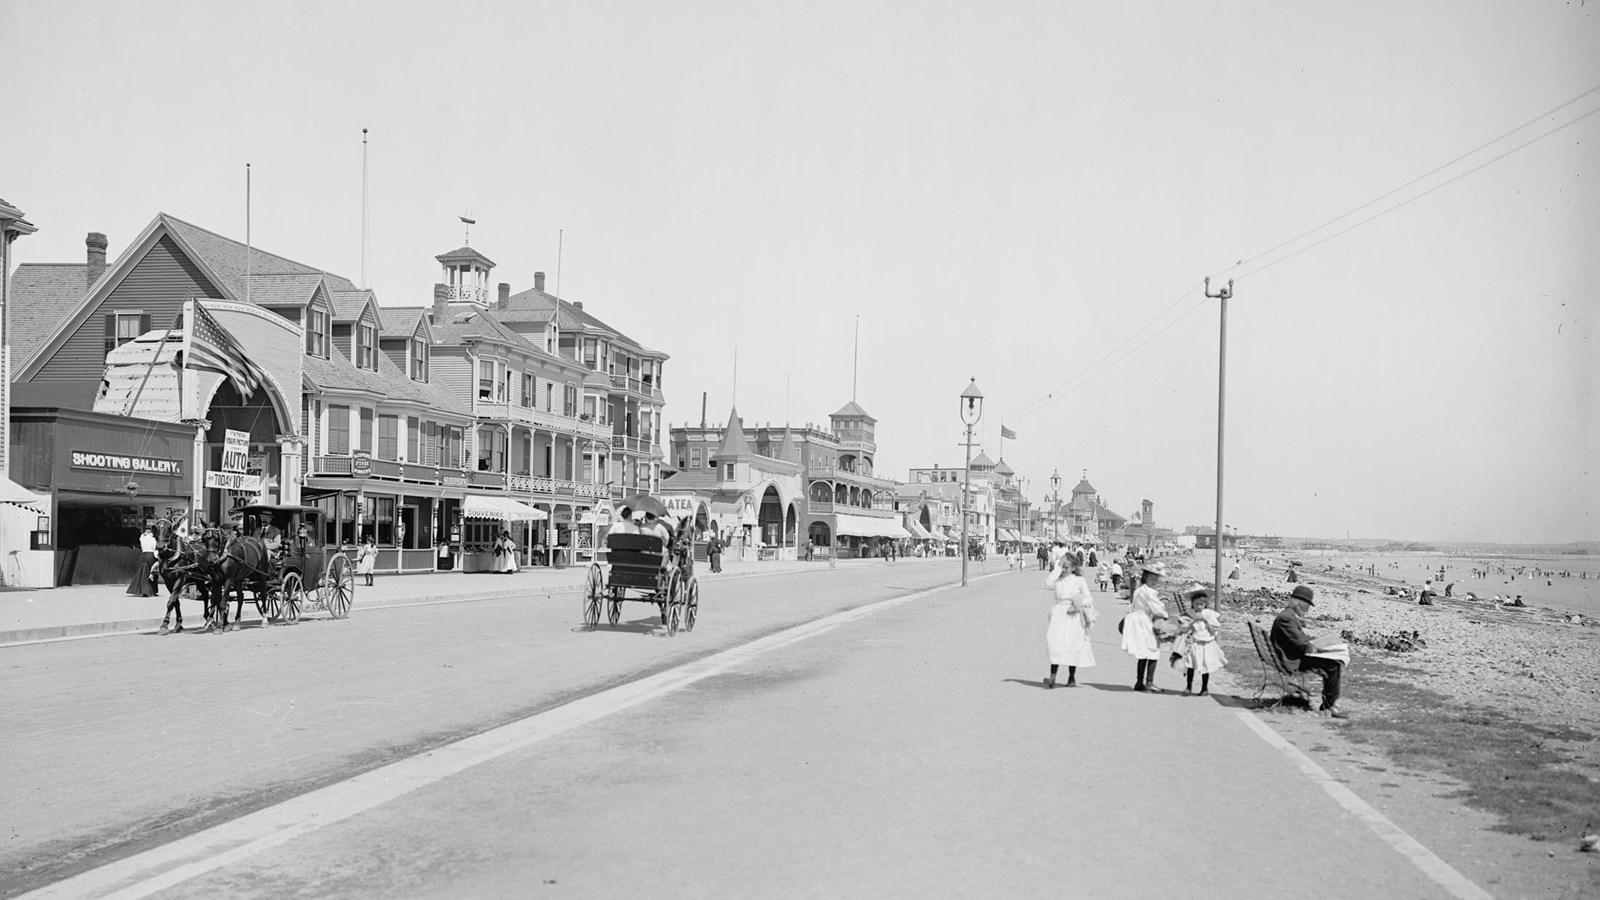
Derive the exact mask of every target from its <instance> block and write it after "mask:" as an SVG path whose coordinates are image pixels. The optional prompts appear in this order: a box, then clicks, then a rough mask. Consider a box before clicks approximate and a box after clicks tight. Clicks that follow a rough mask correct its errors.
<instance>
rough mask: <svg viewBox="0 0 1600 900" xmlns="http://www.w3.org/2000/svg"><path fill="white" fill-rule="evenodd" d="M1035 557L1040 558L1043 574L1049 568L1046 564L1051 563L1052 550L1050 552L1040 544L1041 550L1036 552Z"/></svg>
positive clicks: (1040, 568) (1040, 567) (1040, 569)
mask: <svg viewBox="0 0 1600 900" xmlns="http://www.w3.org/2000/svg"><path fill="white" fill-rule="evenodd" d="M1033 555H1034V556H1037V557H1038V558H1039V571H1041V572H1043V571H1045V569H1046V568H1047V566H1046V564H1047V563H1049V562H1050V550H1049V548H1048V547H1046V546H1045V545H1044V544H1040V545H1039V549H1038V550H1036V551H1034V554H1033Z"/></svg>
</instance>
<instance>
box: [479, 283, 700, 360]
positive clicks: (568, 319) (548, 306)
mask: <svg viewBox="0 0 1600 900" xmlns="http://www.w3.org/2000/svg"><path fill="white" fill-rule="evenodd" d="M495 312H496V314H497V315H501V316H504V317H505V320H506V321H507V322H549V321H550V320H551V319H556V318H557V316H558V313H559V321H558V322H557V325H558V326H559V327H560V328H561V330H563V331H569V330H572V329H574V328H577V329H579V330H582V331H585V332H590V333H600V334H603V335H606V336H608V337H609V338H611V339H612V340H614V341H616V342H617V343H620V344H623V345H624V346H628V347H632V348H633V349H635V350H637V351H639V352H640V353H648V354H651V355H653V356H659V357H661V358H662V359H669V358H670V357H668V356H667V354H665V353H662V352H661V351H659V350H651V349H650V348H648V347H646V346H644V345H643V344H641V343H639V342H638V341H636V340H634V339H633V338H631V337H629V336H628V335H626V334H624V333H623V332H622V331H621V330H620V329H617V328H613V327H612V326H610V325H608V324H606V323H605V322H604V321H601V319H600V318H599V317H598V316H595V315H594V314H592V313H590V312H588V311H587V310H584V309H582V308H581V307H579V306H577V305H576V304H573V303H571V302H568V301H566V300H562V299H561V298H560V297H557V296H556V295H554V294H551V293H549V292H547V291H541V290H539V289H537V288H529V289H527V290H525V291H521V292H519V293H515V294H512V295H511V296H510V297H509V298H508V299H507V300H506V308H504V309H496V310H495Z"/></svg>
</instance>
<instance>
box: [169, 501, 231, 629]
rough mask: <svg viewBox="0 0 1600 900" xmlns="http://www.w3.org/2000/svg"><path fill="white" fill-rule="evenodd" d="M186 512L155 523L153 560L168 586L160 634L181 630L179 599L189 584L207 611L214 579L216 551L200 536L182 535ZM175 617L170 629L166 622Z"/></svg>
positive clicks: (215, 573)
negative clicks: (175, 623) (154, 556)
mask: <svg viewBox="0 0 1600 900" xmlns="http://www.w3.org/2000/svg"><path fill="white" fill-rule="evenodd" d="M187 519H188V515H187V514H179V515H177V516H174V517H172V518H170V519H161V520H158V521H157V522H156V523H155V538H156V560H157V564H158V568H159V571H160V573H161V580H162V582H163V583H164V584H166V586H167V609H166V613H165V614H164V615H163V616H162V617H161V631H160V632H159V633H160V634H170V633H172V631H174V630H175V631H180V632H181V631H183V608H182V607H181V606H179V604H178V600H179V599H180V598H181V597H182V595H183V592H184V590H185V588H186V587H187V586H188V585H194V586H195V588H196V590H197V591H198V592H199V594H200V599H201V601H202V602H203V603H204V604H205V606H204V608H205V609H206V610H207V612H208V614H209V611H210V608H211V600H210V597H211V593H212V589H213V582H214V581H215V580H216V577H217V572H216V561H215V552H214V550H213V548H212V547H210V546H208V545H207V543H206V542H205V540H204V538H203V537H202V539H201V540H198V541H197V540H191V539H190V538H188V537H186V536H184V534H183V524H184V522H185V521H186V520H187ZM174 617H176V619H177V626H178V627H177V628H176V629H169V628H168V622H169V621H171V620H172V619H173V618H174Z"/></svg>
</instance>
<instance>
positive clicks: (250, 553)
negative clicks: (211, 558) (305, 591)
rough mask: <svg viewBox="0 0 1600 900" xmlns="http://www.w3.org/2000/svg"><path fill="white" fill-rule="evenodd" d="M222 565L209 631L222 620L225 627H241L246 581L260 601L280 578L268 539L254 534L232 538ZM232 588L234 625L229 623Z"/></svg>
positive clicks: (223, 556) (207, 626) (221, 558)
mask: <svg viewBox="0 0 1600 900" xmlns="http://www.w3.org/2000/svg"><path fill="white" fill-rule="evenodd" d="M218 569H219V570H220V575H221V577H220V578H219V579H218V583H217V590H216V591H214V602H215V604H216V611H215V612H214V613H213V615H212V617H211V621H210V622H209V623H207V625H206V630H208V631H209V630H211V629H212V627H213V626H216V625H217V623H218V622H220V623H221V626H220V627H221V630H222V631H228V630H230V629H232V628H237V627H239V626H238V621H239V617H240V616H241V615H242V614H243V613H244V589H245V587H246V585H248V586H249V587H250V589H251V590H252V591H254V592H255V595H256V600H257V601H258V602H259V601H261V600H262V599H264V598H265V597H266V596H267V593H268V592H269V590H270V585H271V583H272V582H273V581H274V580H276V578H277V575H276V573H275V572H274V570H273V565H272V552H271V551H270V550H269V549H268V548H267V543H266V542H265V541H263V540H262V539H261V538H259V537H256V536H254V535H246V536H243V537H239V536H235V537H233V538H230V539H229V540H228V543H227V546H225V547H223V548H222V554H221V557H220V559H219V561H218ZM230 592H231V593H232V594H233V595H234V608H233V619H234V624H232V625H229V624H228V594H229V593H230Z"/></svg>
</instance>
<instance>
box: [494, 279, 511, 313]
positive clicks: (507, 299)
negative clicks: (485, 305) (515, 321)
mask: <svg viewBox="0 0 1600 900" xmlns="http://www.w3.org/2000/svg"><path fill="white" fill-rule="evenodd" d="M495 306H498V307H499V308H501V309H510V308H511V285H509V284H506V283H505V282H504V281H502V282H500V296H499V297H497V298H496V299H495Z"/></svg>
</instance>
